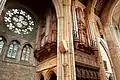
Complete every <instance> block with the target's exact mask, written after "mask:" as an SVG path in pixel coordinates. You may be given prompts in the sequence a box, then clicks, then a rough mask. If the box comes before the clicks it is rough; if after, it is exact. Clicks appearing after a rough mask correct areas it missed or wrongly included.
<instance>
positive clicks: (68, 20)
mask: <svg viewBox="0 0 120 80" xmlns="http://www.w3.org/2000/svg"><path fill="white" fill-rule="evenodd" d="M61 5H62V14H63V15H61V16H57V17H58V27H57V43H58V44H57V80H76V75H75V60H74V47H73V35H72V30H73V29H72V27H73V26H72V15H71V0H63V2H62V3H61ZM62 40H65V41H66V44H67V47H68V51H66V52H65V53H63V52H60V50H59V47H60V46H59V43H60V42H61V41H62Z"/></svg>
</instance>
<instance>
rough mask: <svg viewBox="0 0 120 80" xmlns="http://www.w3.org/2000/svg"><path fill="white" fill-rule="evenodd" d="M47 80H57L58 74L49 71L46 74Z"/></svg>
mask: <svg viewBox="0 0 120 80" xmlns="http://www.w3.org/2000/svg"><path fill="white" fill-rule="evenodd" d="M46 80H57V74H56V72H55V71H53V70H49V71H48V72H47V74H46Z"/></svg>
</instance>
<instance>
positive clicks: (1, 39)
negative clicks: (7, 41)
mask: <svg viewBox="0 0 120 80" xmlns="http://www.w3.org/2000/svg"><path fill="white" fill-rule="evenodd" d="M3 45H4V41H3V38H2V37H0V55H1V53H2V49H3Z"/></svg>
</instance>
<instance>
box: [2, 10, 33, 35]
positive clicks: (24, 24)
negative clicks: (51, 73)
mask: <svg viewBox="0 0 120 80" xmlns="http://www.w3.org/2000/svg"><path fill="white" fill-rule="evenodd" d="M4 21H5V24H6V26H7V27H8V28H9V29H10V30H12V31H13V32H15V33H17V34H29V33H30V32H32V31H33V29H34V26H35V21H34V20H33V18H32V16H31V15H30V14H28V13H27V12H26V11H24V10H21V9H10V10H8V11H7V12H6V13H5V16H4Z"/></svg>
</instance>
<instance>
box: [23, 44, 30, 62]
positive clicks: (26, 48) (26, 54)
mask: <svg viewBox="0 0 120 80" xmlns="http://www.w3.org/2000/svg"><path fill="white" fill-rule="evenodd" d="M30 52H31V50H30V46H29V45H25V46H24V47H23V49H22V56H21V60H25V61H28V60H29V55H30Z"/></svg>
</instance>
